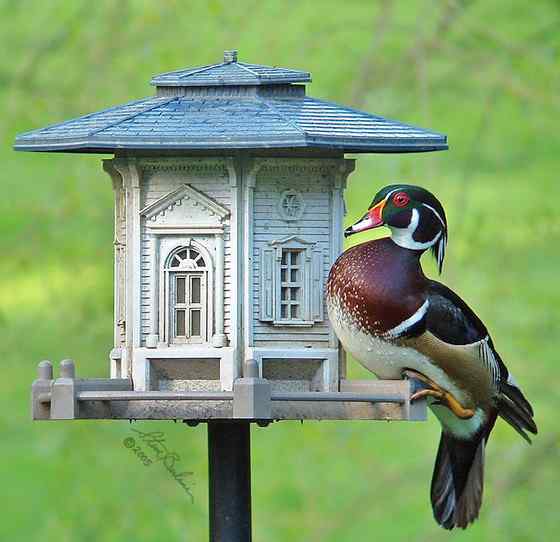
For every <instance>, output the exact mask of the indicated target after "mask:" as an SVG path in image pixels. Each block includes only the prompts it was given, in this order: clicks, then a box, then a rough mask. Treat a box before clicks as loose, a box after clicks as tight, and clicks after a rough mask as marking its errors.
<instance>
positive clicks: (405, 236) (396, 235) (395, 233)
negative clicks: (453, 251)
mask: <svg viewBox="0 0 560 542" xmlns="http://www.w3.org/2000/svg"><path fill="white" fill-rule="evenodd" d="M419 220H420V213H418V210H417V209H412V218H411V219H410V224H409V225H408V226H407V227H406V228H395V227H393V226H389V227H390V228H391V239H392V240H393V242H394V243H395V244H397V245H399V246H401V247H403V248H408V249H410V250H426V249H427V248H430V247H431V246H432V245H433V244H435V243H436V242H437V240H438V239H439V238H440V237H441V231H439V232H438V233H437V235H436V236H435V237H434V238H433V239H432V240H431V241H428V242H426V243H419V242H418V241H415V240H414V238H413V237H412V236H413V234H414V232H415V231H416V228H417V227H418V221H419Z"/></svg>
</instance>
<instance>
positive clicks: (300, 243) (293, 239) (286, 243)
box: [270, 235, 315, 248]
mask: <svg viewBox="0 0 560 542" xmlns="http://www.w3.org/2000/svg"><path fill="white" fill-rule="evenodd" d="M270 244H271V245H272V246H280V245H281V246H283V247H284V248H290V247H306V246H312V245H315V243H314V242H313V241H306V240H305V239H302V238H301V237H298V236H297V235H289V236H288V237H283V238H282V239H275V240H274V241H270Z"/></svg>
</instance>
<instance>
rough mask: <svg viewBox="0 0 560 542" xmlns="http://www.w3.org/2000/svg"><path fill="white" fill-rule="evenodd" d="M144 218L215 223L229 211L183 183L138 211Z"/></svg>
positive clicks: (181, 222)
mask: <svg viewBox="0 0 560 542" xmlns="http://www.w3.org/2000/svg"><path fill="white" fill-rule="evenodd" d="M140 214H141V215H142V216H143V217H145V218H146V220H148V221H150V222H154V223H159V224H168V225H180V224H197V225H215V224H219V223H221V222H222V220H223V219H224V218H226V217H227V216H229V214H230V213H229V211H228V210H227V209H225V208H224V207H222V206H221V205H219V204H218V203H216V202H215V201H213V200H211V199H210V198H209V197H208V196H206V195H205V194H203V193H202V192H199V191H198V190H196V189H195V188H193V187H192V186H191V185H189V184H183V185H182V186H180V187H179V188H177V189H176V190H173V191H172V192H169V193H168V194H166V195H165V196H162V197H161V198H159V199H158V200H156V201H154V202H153V203H150V205H147V206H146V207H144V209H142V210H141V211H140Z"/></svg>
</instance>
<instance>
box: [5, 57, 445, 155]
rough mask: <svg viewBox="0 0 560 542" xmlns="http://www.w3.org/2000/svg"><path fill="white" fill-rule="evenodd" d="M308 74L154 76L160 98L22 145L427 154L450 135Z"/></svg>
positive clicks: (229, 65) (247, 69)
mask: <svg viewBox="0 0 560 542" xmlns="http://www.w3.org/2000/svg"><path fill="white" fill-rule="evenodd" d="M310 80H311V76H310V74H309V73H307V72H303V71H299V70H292V69H286V68H275V67H269V66H261V65H257V64H246V63H242V62H238V61H237V55H236V53H235V52H234V51H226V53H225V55H224V62H222V63H219V64H213V65H210V66H204V67H201V68H191V69H185V70H177V71H174V72H168V73H164V74H161V75H157V76H155V77H154V78H153V79H152V81H151V83H152V84H153V85H155V86H156V96H153V97H149V98H144V99H141V100H136V101H133V102H129V103H127V104H124V105H119V106H116V107H112V108H110V109H105V110H103V111H99V112H96V113H91V114H89V115H85V116H83V117H79V118H76V119H72V120H67V121H65V122H62V123H60V124H54V125H51V126H47V127H46V128H41V129H38V130H33V131H31V132H26V133H23V134H20V135H18V136H17V138H16V142H15V145H14V148H15V149H16V150H22V151H63V152H111V153H112V152H116V151H118V150H119V149H127V150H138V151H140V150H145V149H152V150H164V149H170V150H173V149H175V150H195V149H196V150H203V149H223V150H227V149H262V148H284V149H290V148H314V149H331V150H339V151H341V152H421V151H435V150H443V149H446V148H447V138H446V136H445V135H443V134H440V133H437V132H433V131H429V130H425V129H422V128H416V127H414V126H410V125H407V124H403V123H401V122H398V121H394V120H389V119H386V118H383V117H380V116H377V115H371V114H369V113H364V112H362V111H357V110H355V109H351V108H349V107H344V106H341V105H337V104H335V103H331V102H327V101H324V100H318V99H316V98H312V97H310V96H306V94H305V86H304V85H301V84H297V83H302V82H307V81H310Z"/></svg>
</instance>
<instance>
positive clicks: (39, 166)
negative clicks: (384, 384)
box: [0, 0, 560, 542]
mask: <svg viewBox="0 0 560 542" xmlns="http://www.w3.org/2000/svg"><path fill="white" fill-rule="evenodd" d="M559 27H560V4H559V3H558V2H557V1H556V0H554V1H553V0H548V1H546V0H541V1H539V2H527V1H526V0H485V1H481V0H480V1H458V0H451V1H448V0H417V1H407V2H392V1H376V2H374V1H365V0H364V1H358V0H346V1H345V2H340V1H338V0H322V1H321V2H318V1H317V2H312V1H307V2H305V1H298V2H296V1H288V0H269V1H267V2H262V1H261V2H259V1H239V2H228V1H226V0H206V1H202V0H201V1H190V2H186V1H184V2H179V1H163V0H159V1H157V2H155V1H153V2H149V1H140V0H137V1H131V0H119V1H112V0H96V1H95V2H90V1H85V0H80V1H77V0H76V1H70V0H66V1H65V0H49V1H48V2H41V1H27V0H18V1H16V0H0V37H1V43H2V54H1V55H0V137H1V140H2V146H1V149H0V160H1V161H0V180H1V189H2V196H1V197H0V246H1V256H0V360H1V364H2V365H1V369H2V370H1V375H2V377H1V379H0V397H1V401H2V408H1V409H0V438H1V444H0V480H1V483H0V510H2V514H1V516H2V519H1V521H0V540H2V541H3V540H11V541H19V540H22V541H35V540H41V541H49V542H50V541H56V542H65V541H77V540H79V541H82V542H87V541H96V542H104V541H121V540H134V541H138V542H143V541H146V542H147V541H161V540H166V541H175V540H177V541H179V540H180V541H185V540H186V541H198V540H204V539H206V537H207V464H206V429H205V427H204V426H199V427H197V428H188V427H186V426H185V425H184V424H181V423H177V424H173V423H171V422H170V423H159V422H157V423H149V422H143V423H139V424H137V425H136V426H135V427H137V428H140V429H145V430H148V429H152V430H155V429H158V430H161V431H164V432H165V435H166V438H167V442H168V446H169V447H170V448H171V449H173V450H174V451H176V452H177V453H179V454H180V456H181V464H182V465H183V466H184V467H185V469H186V470H190V471H193V472H194V482H195V485H194V486H193V493H194V504H191V503H190V501H189V499H188V497H187V496H186V495H185V494H184V493H183V491H182V490H181V488H180V487H179V486H178V485H177V484H176V483H175V482H174V481H173V480H172V479H171V478H170V476H169V475H168V474H167V473H166V472H165V471H164V470H163V469H162V468H160V466H158V465H156V466H151V467H149V468H148V467H144V466H143V465H142V464H141V463H140V462H139V461H138V460H137V458H135V457H134V456H133V455H132V453H131V451H130V450H128V449H126V448H125V447H124V446H123V445H122V441H123V439H124V438H126V437H127V436H130V426H129V424H128V423H126V422H110V421H106V422H69V423H61V422H57V423H31V422H30V419H29V403H28V397H29V387H30V384H31V381H32V379H33V378H34V375H35V368H36V365H37V362H38V361H39V360H41V359H45V358H47V359H51V360H53V361H56V362H58V361H59V360H60V359H62V358H65V357H72V358H74V359H76V361H77V365H78V370H79V373H80V374H81V375H83V376H105V375H106V374H107V371H108V351H109V349H110V347H111V340H112V328H111V322H112V314H111V313H112V269H113V267H112V240H113V239H112V212H113V211H112V190H111V183H110V180H109V177H108V176H107V175H106V174H105V173H104V172H103V171H102V169H101V163H100V159H101V156H95V155H56V154H53V155H49V154H42V155H41V154H32V153H15V152H13V151H12V150H11V145H12V143H13V138H14V136H15V134H16V133H17V132H20V131H24V130H28V129H31V128H35V127H41V126H44V125H47V124H49V123H54V122H59V121H62V120H64V119H67V118H72V117H75V116H78V115H81V114H85V113H88V112H92V111H96V110H99V109H101V108H105V107H107V106H111V105H116V104H119V103H123V102H125V101H128V100H130V99H133V98H140V97H143V96H146V95H150V94H151V93H152V91H153V89H152V87H150V86H149V85H148V82H149V79H150V77H151V76H152V74H155V73H160V72H163V71H167V70H171V69H176V68H181V67H186V66H196V65H203V64H208V63H212V62H215V61H219V59H220V58H221V56H222V52H223V50H224V49H233V48H237V49H239V52H240V53H239V54H240V59H241V60H245V61H248V62H255V63H263V64H271V65H280V66H286V67H294V68H300V69H306V70H309V71H311V72H312V74H313V79H314V82H313V84H312V85H310V86H309V87H308V92H309V93H310V94H312V95H313V96H317V97H320V98H325V99H329V100H333V101H337V102H340V103H344V104H348V105H351V106H354V107H357V108H362V109H365V110H367V111H370V112H373V113H377V114H381V115H384V116H388V117H393V118H396V119H399V120H401V121H404V122H408V123H412V124H417V125H420V126H424V127H426V128H432V129H435V130H438V131H441V132H444V133H446V134H448V136H449V143H450V150H449V151H447V152H439V153H429V154H411V155H393V156H390V155H369V156H360V157H358V158H359V161H358V166H357V170H356V172H355V173H354V174H353V175H352V176H351V178H350V182H349V189H348V192H347V197H348V200H347V201H348V216H347V220H348V222H349V223H350V222H351V221H352V220H353V219H355V218H356V217H357V216H358V215H359V214H360V213H361V212H362V211H363V209H364V206H365V205H366V203H367V202H369V201H370V199H371V197H372V195H373V194H374V193H375V192H376V191H377V190H378V189H379V188H380V187H381V186H382V185H384V184H387V183H389V182H393V181H395V180H404V181H407V182H411V183H416V184H422V185H424V186H426V187H427V188H429V189H431V190H432V191H434V192H435V193H436V194H437V195H438V196H439V197H440V199H441V201H442V202H443V203H444V206H445V208H446V209H447V212H448V219H449V223H450V242H449V252H448V258H447V263H446V267H445V271H444V275H443V280H444V281H445V282H446V283H447V284H449V285H450V286H451V287H452V288H454V289H455V290H456V291H458V292H460V293H461V294H462V295H463V297H464V298H465V299H466V300H467V301H468V302H469V303H470V304H471V306H472V307H473V308H475V310H476V311H477V312H478V314H479V315H480V316H481V318H482V319H483V320H484V321H485V322H486V323H487V324H488V327H489V328H490V329H491V330H492V333H493V336H494V339H495V342H496V344H497V345H498V348H499V350H500V351H501V353H502V355H503V358H504V359H505V360H506V362H507V364H508V366H509V367H510V369H511V370H512V371H513V372H514V373H515V375H516V377H517V379H518V380H519V381H520V382H521V383H522V385H523V388H524V390H525V391H526V394H527V395H528V397H529V398H530V399H531V400H532V402H533V404H534V406H535V410H536V419H537V422H538V424H539V427H540V430H541V434H540V435H539V436H538V437H537V438H536V439H535V442H534V444H533V446H531V447H529V446H527V445H526V444H525V443H524V442H523V441H522V440H521V439H520V438H519V437H518V436H517V435H516V434H515V433H514V432H513V431H512V430H511V429H510V428H509V427H507V426H506V425H505V423H503V422H502V423H499V424H498V426H497V428H496V430H495V431H494V433H493V436H492V439H491V442H490V444H489V447H488V456H487V474H486V491H485V503H484V507H483V510H482V515H481V518H480V520H479V521H478V522H477V523H476V524H475V525H474V526H472V527H471V528H470V529H469V530H467V531H466V532H453V533H451V534H449V533H447V532H445V531H443V530H442V529H440V528H439V527H437V525H436V524H435V523H434V522H433V520H432V517H431V509H430V505H429V497H428V495H429V482H430V478H431V471H432V467H433V463H434V458H435V452H436V448H437V442H438V439H439V427H438V425H437V423H436V421H435V420H434V419H433V418H431V419H430V420H429V421H428V422H427V423H415V424H413V423H410V424H404V423H401V424H399V423H392V424H387V423H381V422H374V423H371V422H369V423H368V422H346V423H344V422H321V423H319V422H316V423H305V424H303V425H301V424H299V423H278V424H273V425H272V426H270V427H268V428H264V429H259V428H255V429H253V504H254V533H255V539H256V540H267V541H271V542H274V541H288V540H290V541H291V540H305V541H321V542H328V541H336V542H342V541H353V542H359V541H369V540H395V541H397V540H409V541H411V542H412V541H427V540H430V541H438V540H448V539H452V540H461V541H462V540H465V541H467V540H468V541H475V540H491V541H493V542H500V541H533V540H534V541H537V540H543V541H550V540H554V539H557V533H558V527H559V523H560V508H559V506H560V505H559V498H560V494H559V491H560V490H559V488H560V453H559V443H560V429H559V424H558V412H559V410H560V393H559V391H558V390H559V380H560V360H559V356H560V354H559V351H558V337H559V332H560V317H559V315H558V310H559V306H560V293H559V292H560V290H559V286H558V284H559V280H558V277H559V269H560V254H559V243H560V218H559V214H558V208H559V205H560V203H559V201H560V188H559V180H558V175H559V169H558V166H559V152H560V141H559V138H558V117H559V110H560V96H559V92H558V89H559V84H560V75H559V74H560V62H559V52H560V32H559ZM373 235H374V234H373V233H372V235H371V236H373ZM368 236H369V234H364V235H363V236H362V237H361V239H359V240H358V239H356V241H363V240H365V239H366V238H368ZM354 239H355V237H354V238H353V239H352V240H353V241H354ZM425 265H426V269H427V270H428V272H429V273H430V274H432V275H434V274H435V272H434V266H433V265H432V263H431V262H429V261H428V260H426V262H425ZM352 374H353V375H354V376H360V377H363V376H364V374H363V372H361V370H360V369H358V368H357V367H356V366H355V365H353V368H352Z"/></svg>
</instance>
